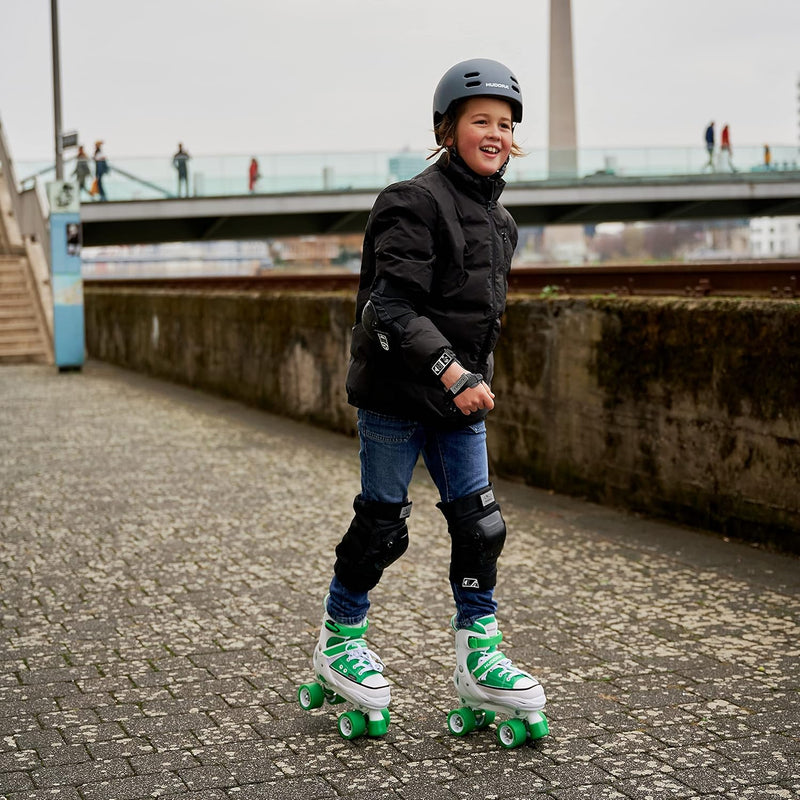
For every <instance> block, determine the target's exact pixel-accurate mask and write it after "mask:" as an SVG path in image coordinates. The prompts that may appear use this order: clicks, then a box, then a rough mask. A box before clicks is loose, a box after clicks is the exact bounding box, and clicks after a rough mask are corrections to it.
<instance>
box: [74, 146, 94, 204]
mask: <svg viewBox="0 0 800 800" xmlns="http://www.w3.org/2000/svg"><path fill="white" fill-rule="evenodd" d="M72 174H73V175H74V176H75V180H76V181H77V182H78V196H79V197H81V196H82V195H83V193H84V192H86V194H88V195H89V197H91V196H92V193H91V191H90V190H89V189H87V188H86V179H87V178H91V177H92V167H91V165H90V164H89V156H88V155H87V154H86V150H84V148H83V145H80V146H79V147H78V155H77V156H76V158H75V171H74V172H73V173H72Z"/></svg>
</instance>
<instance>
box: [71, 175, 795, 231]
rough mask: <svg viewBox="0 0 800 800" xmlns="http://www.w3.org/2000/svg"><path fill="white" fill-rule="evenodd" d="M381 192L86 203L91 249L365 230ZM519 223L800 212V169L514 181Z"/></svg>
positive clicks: (509, 200)
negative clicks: (531, 181)
mask: <svg viewBox="0 0 800 800" xmlns="http://www.w3.org/2000/svg"><path fill="white" fill-rule="evenodd" d="M378 191H379V189H377V188H376V189H370V190H353V191H330V192H293V193H288V194H255V195H250V196H241V195H234V196H219V197H193V198H189V199H184V200H178V199H155V200H131V201H120V202H114V203H86V204H84V205H83V206H82V207H81V219H82V222H83V237H84V244H85V245H108V244H132V243H150V242H163V241H198V240H214V239H248V238H264V237H281V236H300V235H318V234H332V233H352V232H358V231H363V229H364V226H365V224H366V221H367V216H368V214H369V210H370V209H371V208H372V205H373V203H374V202H375V197H376V196H377V194H378ZM503 203H504V205H506V206H507V207H508V209H509V210H510V211H511V212H512V213H513V214H514V217H515V219H516V220H517V223H518V224H520V225H551V224H564V223H575V224H594V223H599V222H610V221H617V222H625V221H638V220H650V221H656V220H685V219H709V218H715V217H718V218H723V217H728V218H730V217H740V218H746V217H758V216H784V215H791V214H797V215H800V172H796V171H787V172H774V173H752V174H747V175H743V174H736V175H719V174H717V175H705V176H700V175H695V176H675V177H669V178H654V179H640V178H633V179H627V180H625V179H620V178H616V177H613V176H602V177H599V178H596V179H585V180H582V181H540V182H535V183H527V184H525V183H511V184H509V185H508V186H507V188H506V189H505V191H504V193H503Z"/></svg>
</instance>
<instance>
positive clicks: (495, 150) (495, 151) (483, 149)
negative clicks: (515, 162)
mask: <svg viewBox="0 0 800 800" xmlns="http://www.w3.org/2000/svg"><path fill="white" fill-rule="evenodd" d="M481 152H482V153H488V154H489V155H491V156H496V155H497V154H498V153H499V152H500V148H499V147H492V146H491V145H489V146H488V147H481Z"/></svg>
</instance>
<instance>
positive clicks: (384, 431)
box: [358, 409, 417, 444]
mask: <svg viewBox="0 0 800 800" xmlns="http://www.w3.org/2000/svg"><path fill="white" fill-rule="evenodd" d="M416 429H417V423H416V422H414V421H413V420H410V419H400V418H399V417H390V416H387V415H386V414H378V413H376V412H375V411H364V410H363V409H362V410H360V411H359V412H358V431H359V433H360V434H361V436H363V437H364V438H365V439H369V440H370V441H373V442H382V443H385V444H405V443H406V442H408V441H409V440H410V439H411V437H412V436H413V435H414V432H415V431H416Z"/></svg>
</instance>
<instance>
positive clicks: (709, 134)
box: [706, 121, 715, 172]
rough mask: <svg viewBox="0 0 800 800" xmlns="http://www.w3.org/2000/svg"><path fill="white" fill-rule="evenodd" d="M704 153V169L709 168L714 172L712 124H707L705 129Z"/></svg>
mask: <svg viewBox="0 0 800 800" xmlns="http://www.w3.org/2000/svg"><path fill="white" fill-rule="evenodd" d="M706 151H707V152H708V163H707V164H706V167H710V168H711V171H712V172H714V171H715V169H714V123H713V121H712V122H709V123H708V127H707V128H706Z"/></svg>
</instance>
